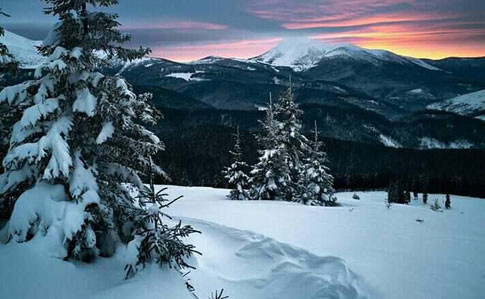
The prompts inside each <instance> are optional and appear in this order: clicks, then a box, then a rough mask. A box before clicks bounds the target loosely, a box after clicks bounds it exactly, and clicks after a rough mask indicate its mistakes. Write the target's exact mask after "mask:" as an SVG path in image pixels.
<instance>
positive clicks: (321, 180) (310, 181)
mask: <svg viewBox="0 0 485 299" xmlns="http://www.w3.org/2000/svg"><path fill="white" fill-rule="evenodd" d="M322 146H323V143H322V142H321V141H319V140H318V129H317V123H316V122H315V131H314V139H313V140H312V141H311V143H310V147H309V150H308V154H307V156H306V157H305V158H304V161H303V162H304V165H303V167H302V171H301V173H300V175H299V182H298V186H299V187H300V193H299V194H298V197H297V201H299V202H301V203H303V204H308V205H327V206H329V205H335V201H336V198H335V197H334V196H333V193H334V189H333V177H332V176H331V175H330V173H329V171H330V169H329V168H328V166H327V165H328V158H327V154H326V153H325V152H324V151H322V150H321V148H322Z"/></svg>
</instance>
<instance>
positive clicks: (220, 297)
mask: <svg viewBox="0 0 485 299" xmlns="http://www.w3.org/2000/svg"><path fill="white" fill-rule="evenodd" d="M209 299H229V296H225V295H224V289H222V290H221V291H220V292H219V293H218V291H215V293H211V296H210V297H209Z"/></svg>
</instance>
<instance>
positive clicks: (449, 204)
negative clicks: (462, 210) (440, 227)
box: [445, 194, 451, 209]
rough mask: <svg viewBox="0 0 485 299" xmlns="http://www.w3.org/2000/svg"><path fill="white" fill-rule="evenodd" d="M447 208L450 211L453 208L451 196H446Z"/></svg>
mask: <svg viewBox="0 0 485 299" xmlns="http://www.w3.org/2000/svg"><path fill="white" fill-rule="evenodd" d="M445 208H447V209H450V208H451V199H450V194H446V200H445Z"/></svg>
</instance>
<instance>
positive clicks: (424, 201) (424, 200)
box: [423, 191, 428, 204]
mask: <svg viewBox="0 0 485 299" xmlns="http://www.w3.org/2000/svg"><path fill="white" fill-rule="evenodd" d="M423 203H424V204H428V192H426V191H424V192H423Z"/></svg>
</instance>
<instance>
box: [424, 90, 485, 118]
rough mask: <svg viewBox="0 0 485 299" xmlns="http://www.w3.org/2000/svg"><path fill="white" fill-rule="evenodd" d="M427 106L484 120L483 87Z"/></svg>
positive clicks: (484, 96) (484, 98)
mask: <svg viewBox="0 0 485 299" xmlns="http://www.w3.org/2000/svg"><path fill="white" fill-rule="evenodd" d="M427 108H428V109H432V110H443V111H448V112H453V113H456V114H460V115H466V116H471V117H475V118H478V119H481V120H484V121H485V89H483V90H480V91H476V92H472V93H468V94H464V95H461V96H458V97H455V98H452V99H448V100H445V101H442V102H437V103H433V104H431V105H428V106H427Z"/></svg>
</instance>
